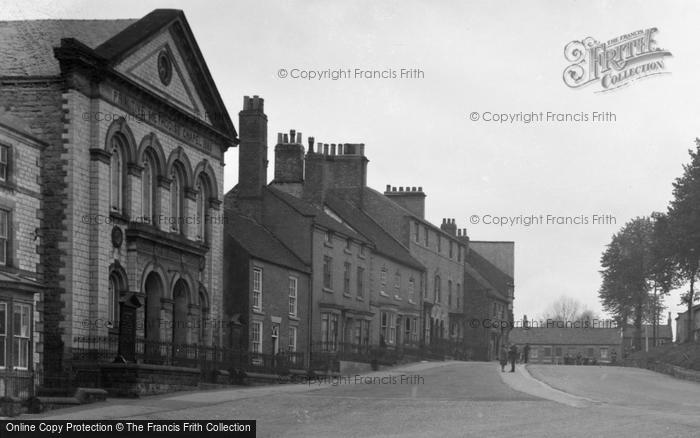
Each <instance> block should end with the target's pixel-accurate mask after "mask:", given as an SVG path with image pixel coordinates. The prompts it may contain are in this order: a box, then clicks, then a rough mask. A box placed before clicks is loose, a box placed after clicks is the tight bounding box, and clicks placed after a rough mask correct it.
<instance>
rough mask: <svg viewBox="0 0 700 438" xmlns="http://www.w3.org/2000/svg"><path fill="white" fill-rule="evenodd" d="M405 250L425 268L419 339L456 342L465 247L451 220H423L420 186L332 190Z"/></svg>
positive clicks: (460, 323)
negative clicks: (379, 189)
mask: <svg viewBox="0 0 700 438" xmlns="http://www.w3.org/2000/svg"><path fill="white" fill-rule="evenodd" d="M337 192H339V193H342V194H343V195H344V196H345V197H346V199H349V200H350V201H351V202H353V201H354V203H355V205H356V206H357V207H358V208H360V209H361V210H362V211H364V212H365V213H366V214H367V215H369V216H370V217H371V218H372V219H373V220H375V221H376V222H377V223H378V224H379V225H380V226H381V227H382V228H384V229H385V230H386V231H387V232H388V233H389V234H391V235H392V236H393V237H394V238H395V239H396V240H398V241H399V242H400V243H401V244H402V245H403V246H404V247H406V248H408V250H409V253H410V254H411V256H412V257H414V258H415V259H416V260H418V261H419V262H420V263H421V264H422V265H423V266H425V275H424V276H423V280H422V284H421V293H422V303H423V309H422V320H423V333H422V334H421V340H422V342H423V343H425V344H427V345H430V344H438V343H444V341H452V342H453V343H461V342H462V340H463V338H464V327H463V321H464V316H463V315H464V264H465V255H466V250H467V247H466V245H464V243H463V242H461V241H460V239H459V238H458V237H457V227H456V224H455V223H454V221H453V220H452V219H450V220H449V223H448V220H447V219H445V220H443V226H442V227H437V226H435V225H433V224H432V223H430V222H428V221H427V220H425V218H424V215H425V197H426V195H425V193H424V192H423V190H422V188H420V187H419V188H417V189H416V188H415V187H411V188H410V189H409V188H408V187H406V190H404V188H403V187H393V186H390V185H388V186H387V190H386V191H385V192H384V193H383V194H382V193H379V192H377V191H376V190H373V189H371V188H369V187H366V186H364V187H362V190H361V191H359V193H353V190H351V189H345V190H337Z"/></svg>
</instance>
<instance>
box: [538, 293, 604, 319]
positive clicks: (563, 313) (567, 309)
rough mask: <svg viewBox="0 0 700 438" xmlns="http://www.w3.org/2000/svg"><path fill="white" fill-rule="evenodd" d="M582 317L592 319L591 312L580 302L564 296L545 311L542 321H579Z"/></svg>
mask: <svg viewBox="0 0 700 438" xmlns="http://www.w3.org/2000/svg"><path fill="white" fill-rule="evenodd" d="M583 316H586V317H588V318H590V319H594V318H595V315H594V314H593V312H592V311H590V310H588V309H586V308H585V306H584V305H583V304H581V302H580V301H578V300H577V299H575V298H571V297H569V296H566V295H562V296H561V297H559V298H558V299H557V300H556V301H554V302H553V303H552V304H550V306H549V307H548V308H547V310H546V311H545V313H544V315H543V317H542V319H544V320H547V319H551V320H555V321H571V322H573V321H580V320H582V319H583V318H582V317H583Z"/></svg>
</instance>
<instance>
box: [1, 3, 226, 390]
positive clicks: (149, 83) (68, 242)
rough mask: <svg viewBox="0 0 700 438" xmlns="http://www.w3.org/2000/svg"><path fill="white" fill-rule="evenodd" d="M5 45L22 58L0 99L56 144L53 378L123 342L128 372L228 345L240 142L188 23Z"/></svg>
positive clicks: (49, 339)
mask: <svg viewBox="0 0 700 438" xmlns="http://www.w3.org/2000/svg"><path fill="white" fill-rule="evenodd" d="M0 41H1V42H2V44H0V45H1V46H2V47H3V50H10V51H12V50H14V51H15V52H16V53H14V55H13V56H7V55H8V54H7V53H6V54H5V56H3V60H2V61H0V80H1V81H2V87H0V99H1V101H2V102H3V104H4V105H6V106H7V107H8V108H9V109H8V112H9V113H10V114H12V115H13V116H15V117H17V118H19V119H21V120H22V121H23V122H24V123H26V124H27V126H28V127H29V131H30V132H31V134H32V135H33V136H34V137H35V138H37V139H38V140H39V141H41V142H42V143H43V144H45V147H43V149H41V154H40V156H39V162H40V163H41V178H40V182H41V185H40V187H41V188H40V189H39V190H37V191H38V192H40V194H41V197H42V215H41V226H40V227H38V228H40V229H41V245H40V249H39V254H40V255H39V264H40V266H41V267H42V272H41V274H42V275H43V280H44V282H45V284H46V286H47V288H46V291H45V295H44V318H43V323H44V331H43V332H44V357H43V361H44V368H45V371H46V374H47V376H48V375H49V374H52V375H54V376H56V379H57V380H58V381H60V380H61V379H63V378H64V374H65V373H66V372H71V369H72V368H74V365H75V363H76V357H75V355H76V354H77V353H80V352H81V351H84V350H85V349H86V348H87V349H92V348H93V347H95V345H94V344H98V345H97V347H95V348H98V349H103V347H104V345H105V344H106V345H107V347H106V348H107V350H109V349H111V348H113V347H115V348H116V344H114V343H113V342H112V340H113V339H121V337H122V335H128V337H129V338H133V339H140V340H141V345H142V347H140V348H141V350H140V351H136V350H133V349H134V348H136V347H135V346H134V347H130V348H127V350H126V351H122V353H124V354H123V356H125V358H126V359H127V360H129V361H131V360H135V356H134V355H135V354H141V355H147V354H150V353H154V354H155V356H159V357H158V358H157V362H159V363H161V364H168V363H170V364H172V363H173V358H174V357H176V356H178V355H183V354H185V353H184V352H185V350H186V348H185V347H175V345H180V346H185V345H194V344H199V345H201V346H208V345H215V344H219V345H220V344H221V340H222V336H223V334H222V332H221V331H220V330H215V329H213V328H212V327H213V325H214V324H207V322H208V321H214V320H220V319H221V305H222V278H221V273H222V271H223V269H222V268H223V264H222V258H223V220H222V211H221V209H220V204H221V202H222V198H223V196H222V195H223V194H222V188H223V165H224V163H223V156H224V152H225V151H226V150H227V149H228V148H229V147H232V146H235V145H236V143H237V141H238V140H237V133H236V130H235V128H234V126H233V123H232V122H231V120H230V118H229V116H228V114H227V112H226V109H225V107H224V105H223V101H222V99H221V96H220V95H219V94H218V91H217V89H216V85H215V84H214V82H213V79H212V77H211V75H210V73H209V70H208V68H207V66H206V63H205V61H204V58H203V56H202V53H201V51H200V50H199V47H198V45H197V42H196V40H195V38H194V35H193V33H192V30H191V29H190V27H189V24H188V23H187V20H186V18H185V16H184V14H183V13H182V12H181V11H177V10H165V9H159V10H155V11H153V12H151V13H150V14H148V15H146V16H145V17H143V18H141V19H129V20H39V21H17V22H2V23H0ZM124 303H127V304H128V306H127V307H129V308H136V310H135V315H134V317H133V318H132V317H131V314H129V318H128V324H127V322H126V321H127V319H123V318H122V317H123V313H122V312H123V308H124V305H123V304H124ZM120 322H124V323H125V324H127V326H124V324H120ZM125 327H126V328H125ZM133 342H134V341H133V340H132V341H131V344H133ZM144 343H146V344H148V345H151V344H153V345H156V344H157V345H160V346H159V347H158V348H157V349H151V350H149V349H146V350H143V348H145V347H143V345H145V344H144ZM166 344H169V345H171V347H167V348H166V347H164V345H166ZM121 348H122V345H120V349H121ZM137 350H138V348H137ZM156 350H157V351H156ZM166 350H167V351H166ZM149 352H150V353H149Z"/></svg>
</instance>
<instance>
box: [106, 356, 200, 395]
mask: <svg viewBox="0 0 700 438" xmlns="http://www.w3.org/2000/svg"><path fill="white" fill-rule="evenodd" d="M100 372H101V375H102V386H103V388H104V389H105V390H107V392H108V393H109V394H110V395H111V396H118V397H138V396H140V395H154V394H164V393H167V392H173V391H185V390H192V389H196V388H197V385H198V383H199V381H200V378H201V374H202V373H201V371H200V369H199V368H183V367H172V366H164V365H150V364H138V363H112V364H103V365H101V366H100Z"/></svg>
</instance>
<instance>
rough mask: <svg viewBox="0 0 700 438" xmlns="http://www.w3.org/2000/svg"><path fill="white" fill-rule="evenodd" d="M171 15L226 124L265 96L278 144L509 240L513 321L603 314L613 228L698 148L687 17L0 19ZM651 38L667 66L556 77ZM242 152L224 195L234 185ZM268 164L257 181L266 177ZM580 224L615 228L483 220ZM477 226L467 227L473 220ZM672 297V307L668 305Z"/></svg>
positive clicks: (557, 13)
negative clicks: (597, 82) (301, 73)
mask: <svg viewBox="0 0 700 438" xmlns="http://www.w3.org/2000/svg"><path fill="white" fill-rule="evenodd" d="M155 8H177V9H183V10H184V11H185V14H186V16H187V20H188V22H189V24H190V26H191V28H192V30H193V32H194V35H195V37H196V39H197V41H198V43H199V46H200V48H201V50H202V52H203V53H204V56H205V58H206V61H207V62H208V65H209V68H210V70H211V73H212V75H213V77H214V80H215V81H216V84H217V86H218V89H219V91H220V92H221V94H222V96H223V99H224V102H225V104H226V106H227V108H228V111H229V113H230V114H231V115H232V117H233V119H234V123H235V124H236V126H238V120H237V113H238V111H239V110H240V108H241V105H242V101H243V96H244V95H253V94H258V95H260V96H262V97H264V98H265V109H266V112H267V114H268V118H269V139H270V145H269V146H270V153H271V155H272V151H273V150H274V142H275V140H276V133H277V132H281V131H285V132H286V131H288V130H289V129H292V128H293V129H296V130H297V131H301V132H302V133H303V134H304V138H306V137H307V136H309V135H311V136H314V137H315V138H316V141H317V142H318V141H321V142H328V143H340V142H343V143H345V142H351V143H354V142H357V143H365V145H366V154H367V156H368V158H369V160H370V163H369V177H368V179H369V184H370V185H371V186H372V187H374V188H376V189H379V190H383V189H384V187H385V186H386V184H392V185H397V186H401V185H403V186H422V187H423V189H424V191H425V192H426V193H427V195H428V197H427V199H426V215H427V219H429V220H431V221H432V222H434V223H435V224H439V223H440V222H441V220H442V218H443V217H450V218H456V220H457V224H458V226H459V227H466V228H468V232H469V236H470V237H471V238H472V240H512V241H515V246H516V258H515V266H516V270H515V285H516V287H515V294H516V295H515V296H516V300H515V313H516V318H520V317H521V315H522V314H527V315H528V316H529V317H532V316H536V315H538V314H541V313H542V312H543V311H544V309H545V307H547V305H548V304H550V303H551V302H553V301H554V300H556V299H557V298H558V297H560V296H562V295H568V296H571V297H574V298H576V299H578V300H580V301H581V302H582V303H584V304H585V305H586V306H587V307H589V308H591V309H593V310H596V311H601V307H600V304H599V302H598V297H597V290H598V288H599V286H600V276H599V274H598V271H599V269H600V264H599V260H600V255H601V252H602V251H603V249H604V245H605V244H606V243H607V242H609V240H610V237H611V235H612V234H613V233H614V232H616V231H617V230H618V229H619V228H620V227H621V226H622V225H623V224H624V223H625V222H626V221H628V220H630V219H632V218H634V217H636V216H640V215H648V214H649V213H651V212H652V211H665V210H666V206H667V204H668V201H669V200H670V198H671V190H672V186H671V183H672V181H673V180H674V178H676V177H677V176H679V175H680V174H681V173H682V164H683V163H685V162H687V161H688V155H687V150H688V149H689V148H691V147H693V141H694V139H695V138H696V136H700V105H698V104H697V102H698V99H697V97H698V94H699V92H700V84H699V83H698V80H697V79H698V77H699V76H700V27H699V26H698V25H697V22H698V20H697V18H700V11H699V9H700V4H698V3H697V2H691V1H686V2H668V3H665V2H631V1H614V2H613V1H598V2H577V1H560V0H557V1H541V2H534V1H531V2H511V1H508V2H505V1H488V2H486V1H483V2H478V3H477V2H462V1H452V2H428V1H420V2H419V1H406V0H402V1H362V2H360V1H356V2H349V1H305V2H302V1H266V2H260V1H218V2H213V1H212V2H203V1H200V2H197V3H196V5H195V3H189V2H179V1H171V2H151V1H147V0H138V1H126V0H120V1H119V2H91V1H62V2H55V1H43V2H31V3H29V2H21V3H20V2H17V1H15V2H7V1H5V0H0V11H2V12H0V17H1V19H37V18H138V17H142V16H143V15H145V14H147V13H148V12H150V11H151V10H152V9H155ZM652 27H656V28H658V32H657V34H656V35H655V39H656V42H657V45H658V47H661V48H663V49H666V50H668V51H670V52H671V53H672V54H673V56H672V57H671V58H666V59H665V66H666V71H667V72H670V74H663V75H657V76H653V77H650V78H646V79H644V80H640V81H636V82H633V83H632V84H631V85H630V86H628V87H625V88H622V89H619V90H616V91H612V92H607V93H596V92H595V91H596V90H598V89H600V87H596V86H591V87H584V88H580V89H571V88H568V87H567V86H565V84H564V83H563V81H562V72H563V71H564V69H565V68H566V66H567V65H568V64H569V63H568V62H567V61H566V59H565V58H564V47H565V45H566V44H567V43H569V42H570V41H572V40H580V39H583V38H585V37H589V36H590V37H593V38H595V39H596V40H599V41H607V40H610V39H612V38H615V37H618V36H620V35H623V34H628V33H631V32H633V31H636V30H639V29H647V28H652ZM356 68H358V69H362V70H380V71H381V70H390V69H393V70H394V71H396V72H397V74H400V70H401V69H402V68H405V69H413V68H415V69H420V70H422V71H423V78H419V79H403V80H402V79H399V78H396V79H342V80H336V81H333V80H304V79H292V78H289V77H287V78H280V77H279V70H280V69H286V70H287V71H288V73H289V74H292V70H294V69H299V70H327V69H333V70H336V69H351V70H353V72H354V69H356ZM487 111H489V112H494V113H519V112H527V113H529V112H535V113H539V112H544V113H546V112H547V111H550V112H554V113H572V114H574V113H581V112H583V113H586V114H591V112H593V111H599V112H608V111H609V112H612V113H614V114H615V119H616V120H615V121H613V122H607V123H593V122H588V123H586V122H584V123H576V122H569V123H566V122H563V123H546V122H543V123H531V124H523V123H514V124H510V123H506V124H498V123H493V122H490V123H489V122H484V121H483V120H479V121H477V122H473V121H471V120H470V118H469V115H470V114H471V113H472V112H477V113H478V114H479V117H480V118H482V117H483V116H484V114H483V113H484V112H487ZM237 155H238V151H237V149H234V150H231V151H229V152H228V154H227V156H226V173H225V189H226V190H228V189H230V188H231V187H233V185H235V184H236V179H237ZM272 158H273V157H272V156H271V157H270V159H271V165H270V169H269V172H268V177H269V178H271V177H272V169H273V167H272V166H273V163H272ZM548 214H551V215H554V216H564V217H567V216H568V217H579V216H581V215H583V217H587V218H589V219H590V218H592V216H593V215H594V214H610V215H612V216H614V218H615V220H616V224H608V225H605V224H596V225H593V224H590V223H589V224H588V225H546V224H542V225H532V226H529V227H526V226H524V225H514V226H497V225H487V224H484V223H483V222H484V220H487V221H488V217H485V216H487V215H493V216H520V215H523V216H531V215H535V216H539V215H545V216H546V215H548ZM473 215H477V219H478V220H479V224H476V225H473V224H471V223H470V218H471V217H472V216H473ZM678 303H679V295H678V294H677V293H676V294H675V295H673V296H672V297H671V298H670V299H669V300H668V304H669V305H670V310H672V311H673V312H674V318H675V312H676V311H678V310H680V309H681V307H680V306H678Z"/></svg>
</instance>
